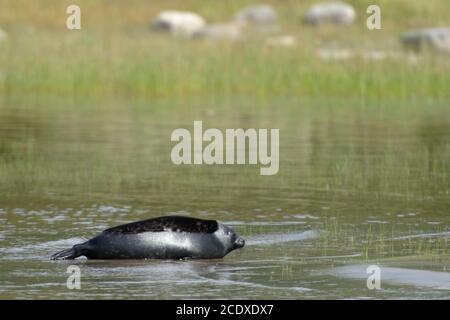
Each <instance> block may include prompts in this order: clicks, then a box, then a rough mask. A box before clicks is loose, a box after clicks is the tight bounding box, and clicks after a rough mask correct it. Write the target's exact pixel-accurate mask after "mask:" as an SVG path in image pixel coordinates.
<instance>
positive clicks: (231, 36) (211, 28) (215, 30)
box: [192, 23, 243, 40]
mask: <svg viewBox="0 0 450 320" xmlns="http://www.w3.org/2000/svg"><path fill="white" fill-rule="evenodd" d="M242 28H243V26H242V25H241V24H239V23H220V24H211V25H207V26H205V27H203V28H202V29H200V30H197V31H196V32H194V33H193V35H192V36H193V37H194V38H208V39H214V40H238V39H239V38H240V37H241V36H242Z"/></svg>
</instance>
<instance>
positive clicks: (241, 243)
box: [234, 237, 245, 248]
mask: <svg viewBox="0 0 450 320" xmlns="http://www.w3.org/2000/svg"><path fill="white" fill-rule="evenodd" d="M234 245H235V246H236V248H242V247H244V246H245V240H244V239H243V238H241V237H239V238H237V239H236V241H235V242H234Z"/></svg>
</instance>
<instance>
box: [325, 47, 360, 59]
mask: <svg viewBox="0 0 450 320" xmlns="http://www.w3.org/2000/svg"><path fill="white" fill-rule="evenodd" d="M317 56H318V57H319V58H320V59H322V60H349V59H352V58H354V57H355V56H356V53H355V52H354V51H353V50H349V49H323V48H322V49H318V50H317Z"/></svg>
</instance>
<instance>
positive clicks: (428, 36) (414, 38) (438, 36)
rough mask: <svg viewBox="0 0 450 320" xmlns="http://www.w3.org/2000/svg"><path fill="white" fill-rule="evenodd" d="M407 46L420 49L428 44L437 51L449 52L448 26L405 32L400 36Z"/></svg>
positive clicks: (449, 35)
mask: <svg viewBox="0 0 450 320" xmlns="http://www.w3.org/2000/svg"><path fill="white" fill-rule="evenodd" d="M402 41H403V44H404V45H405V47H407V48H411V49H414V50H416V51H420V50H421V49H422V48H423V47H425V46H428V47H429V48H431V49H433V50H434V51H437V52H445V53H450V28H430V29H419V30H412V31H408V32H405V33H404V34H403V37H402Z"/></svg>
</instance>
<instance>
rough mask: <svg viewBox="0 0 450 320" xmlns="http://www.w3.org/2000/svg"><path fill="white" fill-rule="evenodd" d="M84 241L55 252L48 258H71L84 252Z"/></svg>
mask: <svg viewBox="0 0 450 320" xmlns="http://www.w3.org/2000/svg"><path fill="white" fill-rule="evenodd" d="M84 247H85V243H82V244H76V245H74V246H73V247H72V248H70V249H66V250H63V251H60V252H57V253H55V254H54V255H52V256H51V257H50V260H73V259H75V258H78V257H80V256H83V255H84V254H85V250H84Z"/></svg>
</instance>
